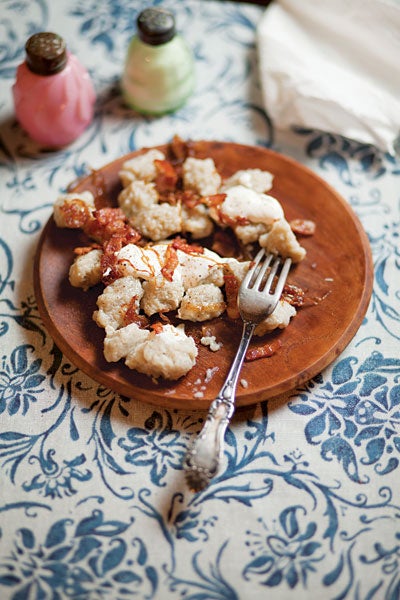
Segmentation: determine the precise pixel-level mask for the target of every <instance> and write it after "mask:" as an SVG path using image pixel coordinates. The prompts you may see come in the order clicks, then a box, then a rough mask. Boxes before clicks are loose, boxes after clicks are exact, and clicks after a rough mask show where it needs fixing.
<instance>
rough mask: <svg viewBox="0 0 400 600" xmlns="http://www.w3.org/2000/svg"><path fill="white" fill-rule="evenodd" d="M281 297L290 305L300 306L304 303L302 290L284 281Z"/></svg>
mask: <svg viewBox="0 0 400 600" xmlns="http://www.w3.org/2000/svg"><path fill="white" fill-rule="evenodd" d="M281 298H282V299H283V300H286V302H288V303H289V304H291V305H292V306H302V305H303V303H304V291H303V290H302V289H301V288H299V287H298V286H297V285H291V284H290V283H286V284H285V286H284V288H283V290H282V296H281Z"/></svg>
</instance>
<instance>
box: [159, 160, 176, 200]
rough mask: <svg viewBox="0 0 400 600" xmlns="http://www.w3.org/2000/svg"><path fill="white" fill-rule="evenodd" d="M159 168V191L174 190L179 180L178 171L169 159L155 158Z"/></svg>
mask: <svg viewBox="0 0 400 600" xmlns="http://www.w3.org/2000/svg"><path fill="white" fill-rule="evenodd" d="M154 164H155V165H156V168H157V171H158V173H157V177H156V180H155V183H156V188H157V191H158V192H159V193H161V194H162V193H163V192H174V191H175V189H176V184H177V181H178V173H177V172H176V170H175V168H174V166H173V165H172V164H171V163H170V162H169V161H168V160H155V161H154Z"/></svg>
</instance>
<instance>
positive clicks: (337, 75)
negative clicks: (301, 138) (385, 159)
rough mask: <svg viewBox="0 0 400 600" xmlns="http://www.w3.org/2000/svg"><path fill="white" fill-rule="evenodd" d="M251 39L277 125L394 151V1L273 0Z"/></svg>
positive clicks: (399, 101)
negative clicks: (253, 42) (254, 38)
mask: <svg viewBox="0 0 400 600" xmlns="http://www.w3.org/2000/svg"><path fill="white" fill-rule="evenodd" d="M257 43H258V52H259V65H260V78H261V87H262V92H263V98H264V103H265V108H266V110H267V112H268V114H269V115H270V117H271V118H272V120H273V121H274V124H275V126H276V127H277V128H282V129H285V128H289V127H291V126H304V127H310V128H313V129H319V130H322V131H327V132H331V133H337V134H340V135H343V136H345V137H347V138H350V139H353V140H357V141H360V142H363V143H368V144H374V145H375V146H377V147H378V148H380V149H382V150H384V151H387V152H389V153H390V154H395V146H396V138H398V136H399V132H400V0H275V2H272V4H270V5H269V7H268V8H266V10H265V12H264V14H263V17H262V20H261V21H260V24H259V27H258V31H257ZM397 143H398V140H397Z"/></svg>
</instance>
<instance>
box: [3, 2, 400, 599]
mask: <svg viewBox="0 0 400 600" xmlns="http://www.w3.org/2000/svg"><path fill="white" fill-rule="evenodd" d="M149 4H151V2H150V3H146V4H145V3H144V2H142V0H136V2H129V1H124V0H97V1H94V0H93V1H90V0H89V1H87V2H81V0H58V1H57V2H50V1H49V0H19V1H16V0H0V111H1V112H0V144H1V145H0V207H1V212H0V344H1V366H0V415H1V416H0V474H1V479H0V598H1V599H11V598H12V599H14V600H17V599H18V600H23V599H25V598H26V599H30V600H31V599H38V600H39V599H40V600H44V599H53V600H59V599H64V598H73V599H78V600H100V599H108V598H109V599H112V600H119V599H123V598H143V599H145V598H147V599H153V598H157V599H166V598H186V599H187V600H188V599H192V600H195V599H196V600H202V599H204V600H208V599H210V600H211V599H212V600H222V599H225V600H227V599H229V600H234V599H241V600H251V599H258V598H260V599H261V598H267V597H268V598H271V599H272V598H285V599H286V598H287V599H291V598H295V599H296V600H301V599H303V598H304V599H305V598H310V597H312V598H324V599H325V598H326V599H332V600H334V599H335V600H339V599H344V598H351V599H357V600H367V599H368V600H372V599H377V600H378V599H379V600H380V599H385V600H398V599H399V598H400V497H399V487H400V486H399V474H400V467H399V459H400V427H399V424H400V358H399V355H400V353H399V347H400V346H399V340H400V277H399V272H400V247H399V235H400V223H399V208H400V191H399V190H400V187H399V183H400V163H399V161H398V160H396V159H394V158H393V157H390V156H384V155H382V154H380V153H378V152H377V151H376V150H374V148H372V147H369V146H365V145H360V144H357V143H354V142H350V141H347V140H343V139H341V138H340V137H336V136H334V135H331V134H321V133H318V132H316V131H305V130H297V131H293V132H290V133H287V134H278V133H277V132H276V131H274V128H273V126H272V124H271V122H270V119H269V118H268V115H267V114H266V113H265V111H264V110H263V106H262V99H261V92H260V85H259V80H258V74H257V52H256V37H255V31H256V26H257V23H258V21H259V19H260V16H261V15H262V12H263V10H265V9H264V8H263V7H261V6H256V5H251V4H248V3H246V4H240V3H230V2H226V3H219V2H215V1H212V0H209V1H204V0H203V1H201V0H187V1H185V2H175V1H173V0H166V1H165V2H154V4H161V5H162V6H165V7H167V8H170V9H172V10H173V11H174V12H175V14H176V16H177V23H178V28H179V29H180V30H181V31H182V32H183V33H184V34H185V35H186V36H187V39H188V41H189V43H190V45H191V47H192V49H193V51H194V54H195V58H196V78H197V87H196V91H195V94H194V95H193V96H192V98H191V99H190V100H189V102H188V103H187V104H186V106H184V107H183V108H182V109H181V110H179V111H178V112H177V113H175V114H173V115H169V116H165V117H162V118H159V119H151V118H142V117H138V116H135V115H134V114H132V112H131V111H129V110H128V109H127V108H126V107H124V105H123V103H122V101H121V97H120V91H119V77H120V74H121V69H122V64H123V60H124V57H125V52H126V49H127V45H128V43H129V40H130V38H131V36H132V35H133V33H134V30H135V18H136V16H137V13H138V11H139V10H141V9H142V8H144V7H145V6H148V5H149ZM43 30H50V31H51V30H52V31H56V32H58V33H60V34H61V35H62V36H63V37H64V38H65V40H66V42H67V45H68V47H69V49H70V50H71V51H72V52H73V53H74V54H76V55H77V56H78V57H79V58H80V60H81V61H82V62H83V63H84V65H85V66H86V67H87V68H88V70H89V72H90V74H91V76H92V78H93V81H94V84H95V87H96V92H97V104H96V116H95V119H94V122H93V124H92V125H91V126H90V127H89V129H88V130H87V131H86V132H85V133H84V134H83V135H82V136H81V137H80V138H79V140H77V141H76V142H75V143H74V144H72V145H71V146H69V147H68V148H65V149H64V150H63V151H58V152H45V151H43V150H42V149H41V148H40V147H39V146H38V145H36V144H35V143H34V142H32V141H30V140H29V139H28V138H27V137H26V135H25V134H24V133H23V132H22V131H21V129H20V127H19V125H18V124H17V123H16V121H15V117H14V114H13V107H12V99H11V86H12V84H13V81H14V77H15V69H16V67H17V65H18V64H19V63H20V62H22V60H23V59H24V43H25V41H26V39H27V38H28V37H29V35H31V34H32V33H34V32H36V31H43ZM174 134H178V135H181V136H182V137H183V138H192V139H221V140H226V141H236V142H240V143H245V144H255V145H260V146H267V147H272V148H274V149H276V150H278V151H279V152H282V153H285V154H287V155H290V156H292V157H293V158H295V159H297V160H298V161H299V162H301V163H303V164H306V165H308V166H309V167H310V168H311V169H313V170H315V171H316V172H317V173H319V175H321V176H322V177H323V178H324V179H325V180H326V181H328V182H329V183H330V184H331V185H332V186H334V187H335V188H336V189H337V190H338V191H339V192H340V193H341V194H342V195H343V196H344V197H345V198H346V199H347V200H348V202H349V203H350V204H351V205H352V207H353V208H354V210H355V212H356V213H357V214H358V216H359V218H360V219H361V222H362V223H363V225H364V227H365V229H366V231H367V233H368V236H369V240H370V244H371V248H372V253H373V258H374V267H375V281H374V290H373V295H372V299H371V303H370V307H369V310H368V312H367V314H366V317H365V319H364V322H363V324H362V326H361V328H360V330H359V331H358V333H357V335H356V336H355V338H354V339H353V341H352V342H351V343H350V345H349V346H348V347H347V349H346V350H345V351H344V352H343V353H342V354H341V356H339V357H338V358H337V360H336V361H335V362H334V363H333V364H332V365H331V366H330V367H329V368H327V369H326V370H324V371H323V372H322V373H320V374H319V375H318V376H317V377H315V378H314V379H313V380H312V381H310V382H309V383H308V384H307V385H305V386H304V388H302V389H298V390H295V391H293V393H291V394H288V395H287V397H285V398H279V399H276V400H271V401H268V402H264V403H261V404H258V405H256V406H254V407H249V408H247V409H244V410H241V411H240V412H239V413H238V414H237V415H236V417H235V418H234V421H233V423H232V426H231V427H230V429H229V431H228V434H227V445H226V451H225V457H224V464H223V468H222V471H221V473H220V475H219V476H218V477H217V478H216V480H215V481H214V482H213V483H212V485H211V486H210V487H209V488H208V489H206V490H205V491H203V492H201V493H199V494H197V495H193V494H192V493H190V492H189V491H188V489H187V488H186V486H185V483H184V476H183V472H182V467H181V465H182V457H183V455H184V453H185V450H186V448H187V445H188V443H189V441H190V439H191V438H192V436H193V435H194V433H195V432H196V431H198V429H199V427H200V423H201V420H202V418H204V414H202V413H190V412H186V411H173V410H163V409H158V408H157V407H154V406H150V405H147V404H145V403H141V402H138V401H136V400H135V399H127V398H124V397H120V396H118V395H117V394H115V393H113V392H112V391H110V390H109V389H105V388H104V387H102V386H99V385H98V384H97V383H96V382H94V381H92V380H90V379H89V378H88V377H87V376H86V375H84V374H83V373H82V372H80V371H79V370H77V369H76V368H75V367H74V365H73V364H71V363H70V362H69V361H68V359H67V358H66V357H64V356H63V355H62V354H61V353H60V352H59V350H58V349H57V347H56V346H55V345H54V343H53V341H52V339H51V337H50V336H49V334H48V333H47V331H46V329H45V328H44V326H43V323H42V321H41V318H40V315H39V312H38V307H37V304H36V301H35V297H34V292H33V276H32V267H33V257H34V253H35V248H36V246H37V243H38V239H39V236H40V233H41V230H42V228H43V226H44V224H45V223H46V221H47V219H48V218H49V216H50V214H51V212H52V203H53V201H54V200H55V198H56V196H57V195H58V193H59V192H60V191H62V190H64V189H65V188H66V186H67V185H68V184H69V183H70V182H71V181H72V180H75V179H76V178H77V177H79V176H81V175H82V174H84V173H86V172H88V171H89V169H91V168H98V167H101V166H102V165H104V164H106V163H107V162H109V161H110V160H112V159H114V158H117V157H119V156H120V155H123V154H125V153H127V152H129V151H131V150H134V149H136V148H139V147H142V146H151V145H153V144H162V143H166V142H167V141H169V140H170V139H171V138H172V136H173V135H174Z"/></svg>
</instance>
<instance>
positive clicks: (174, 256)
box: [161, 244, 179, 281]
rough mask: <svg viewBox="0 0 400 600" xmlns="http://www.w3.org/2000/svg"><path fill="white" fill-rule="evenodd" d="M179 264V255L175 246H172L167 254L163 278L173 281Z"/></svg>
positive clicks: (162, 272)
mask: <svg viewBox="0 0 400 600" xmlns="http://www.w3.org/2000/svg"><path fill="white" fill-rule="evenodd" d="M178 264H179V260H178V253H177V251H176V249H175V248H174V246H173V245H172V244H170V245H169V246H168V247H167V250H166V252H165V263H164V266H163V268H162V269H161V274H162V276H163V277H165V279H167V280H168V281H172V279H173V277H174V272H175V269H176V267H177V266H178Z"/></svg>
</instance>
